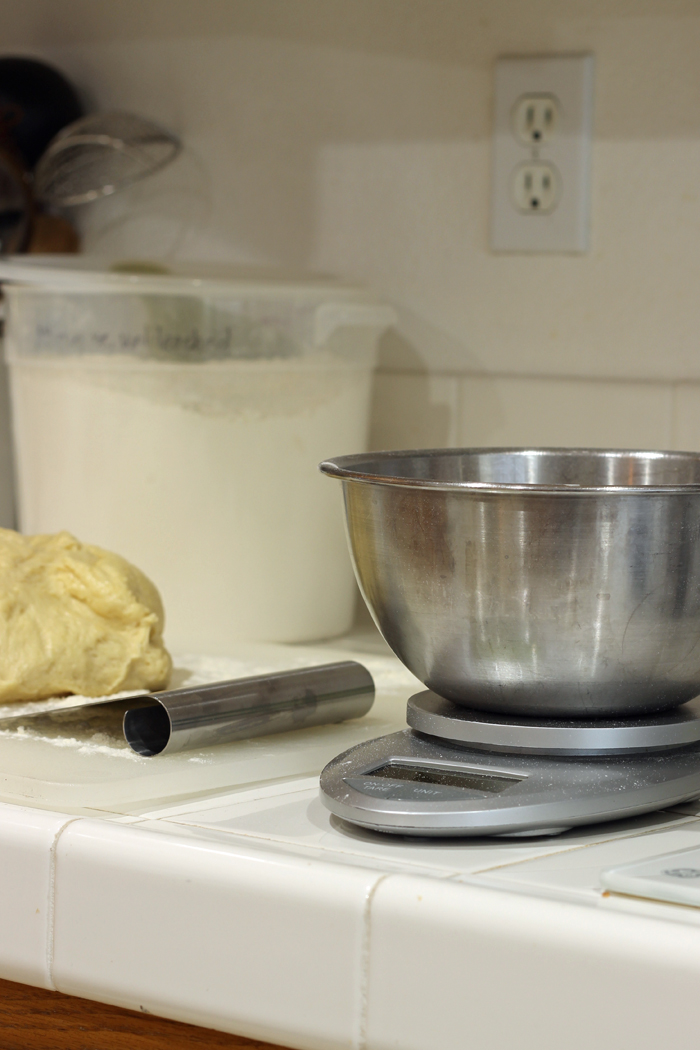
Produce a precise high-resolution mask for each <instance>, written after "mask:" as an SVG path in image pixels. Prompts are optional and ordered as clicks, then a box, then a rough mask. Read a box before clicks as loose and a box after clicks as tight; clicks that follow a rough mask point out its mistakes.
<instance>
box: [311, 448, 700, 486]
mask: <svg viewBox="0 0 700 1050" xmlns="http://www.w3.org/2000/svg"><path fill="white" fill-rule="evenodd" d="M477 453H478V454H484V453H499V454H504V453H505V454H509V453H510V454H518V455H523V454H525V453H527V454H528V455H531V456H532V455H534V456H546V455H559V456H561V455H569V456H571V457H578V456H584V455H585V456H593V457H608V458H609V457H611V456H613V457H619V458H623V457H624V458H626V459H629V458H632V459H636V458H639V459H664V458H669V459H675V460H689V461H696V462H698V463H700V452H684V451H673V450H659V449H620V448H578V447H577V448H573V447H572V448H567V447H555V446H552V447H544V446H543V447H537V446H528V445H523V446H483V447H481V446H469V447H463V448H462V447H458V448H423V449H420V448H419V449H392V450H389V451H385V452H384V451H373V452H357V453H353V454H352V455H348V456H335V457H333V458H332V459H326V460H324V461H323V462H322V463H320V464H319V470H320V471H321V472H322V473H323V474H327V475H328V476H329V477H333V478H339V479H340V480H341V481H353V482H359V483H363V484H369V485H382V486H387V487H391V488H403V489H422V490H437V491H447V492H465V493H470V492H473V493H477V494H488V493H494V494H504V493H527V494H532V495H559V496H587V495H588V496H590V495H600V494H601V493H604V494H615V495H635V496H637V495H650V494H653V493H657V494H663V495H670V494H673V493H678V494H686V495H688V494H695V493H700V482H697V483H691V484H685V485H679V484H669V485H658V484H657V485H574V484H569V483H566V484H565V483H562V484H551V483H549V484H534V483H528V482H492V481H488V482H484V481H445V480H433V479H429V478H406V477H400V476H398V475H392V474H390V473H383V474H379V473H376V472H371V471H368V470H367V469H366V467H367V465H368V464H369V463H371V462H372V461H376V460H378V459H382V460H384V461H385V462H386V461H388V462H389V463H391V461H392V460H400V459H408V458H410V457H416V456H421V457H424V458H427V459H433V458H435V459H436V458H438V457H440V456H449V457H452V456H460V455H465V454H477ZM363 467H364V468H365V469H363Z"/></svg>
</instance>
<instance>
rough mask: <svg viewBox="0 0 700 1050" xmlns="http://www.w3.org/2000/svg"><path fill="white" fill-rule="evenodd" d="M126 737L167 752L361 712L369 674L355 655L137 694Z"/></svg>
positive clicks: (138, 746) (152, 751) (140, 748)
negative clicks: (334, 661)
mask: <svg viewBox="0 0 700 1050" xmlns="http://www.w3.org/2000/svg"><path fill="white" fill-rule="evenodd" d="M134 700H135V701H138V705H137V706H136V705H134V706H132V705H131V704H130V702H129V701H126V703H127V704H129V707H128V710H127V711H126V712H125V714H124V723H123V726H124V736H125V738H126V741H127V743H128V744H129V745H130V747H131V748H132V749H133V750H134V751H136V752H138V754H140V755H147V756H153V755H161V754H172V753H173V752H175V751H186V750H192V749H194V748H202V747H211V746H212V745H214V744H223V743H227V742H229V741H232V740H246V739H248V738H249V737H254V736H265V735H267V734H270V733H284V732H287V731H288V730H290V729H308V728H310V727H311V726H318V725H328V724H331V723H334V722H344V721H345V720H346V719H348V718H361V717H362V715H365V714H366V713H367V712H368V711H369V709H370V707H371V706H372V704H373V702H374V681H373V679H372V676H371V674H370V673H369V671H368V670H367V669H366V668H365V667H363V666H362V665H361V664H358V663H356V662H355V661H354V660H347V661H343V662H342V663H335V664H324V665H322V666H320V667H304V668H301V669H300V670H298V671H283V672H281V673H279V674H267V675H255V676H254V677H252V678H239V679H234V680H233V681H229V682H216V683H214V684H212V685H202V686H196V687H193V688H188V689H175V690H173V691H170V692H163V693H153V694H151V695H150V696H148V697H134Z"/></svg>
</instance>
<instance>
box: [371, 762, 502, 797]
mask: <svg viewBox="0 0 700 1050" xmlns="http://www.w3.org/2000/svg"><path fill="white" fill-rule="evenodd" d="M365 776H366V777H386V778H387V779H388V780H402V781H407V782H409V783H411V784H436V785H439V786H441V787H457V788H464V789H466V790H469V791H488V792H490V793H491V794H493V795H498V794H500V792H501V791H505V790H506V788H509V787H512V786H513V784H518V783H519V782H520V781H521V780H522V777H501V776H498V774H497V773H478V772H476V770H472V769H464V770H462V769H460V770H457V769H445V768H444V767H443V768H441V767H440V766H416V765H413V764H412V763H410V762H387V763H386V764H385V765H383V766H379V767H378V769H370V770H368V771H367V772H366V773H365Z"/></svg>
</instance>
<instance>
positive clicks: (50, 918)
mask: <svg viewBox="0 0 700 1050" xmlns="http://www.w3.org/2000/svg"><path fill="white" fill-rule="evenodd" d="M83 819H84V818H83V817H71V818H70V820H67V821H66V822H65V824H62V825H61V827H60V828H59V829H58V831H57V832H56V834H55V835H54V839H53V842H52V843H51V849H50V850H49V902H48V915H47V925H48V929H47V931H46V970H47V974H48V978H49V984H50V986H51V990H52V991H54V992H55V991H57V988H56V982H55V981H54V979H53V954H54V916H55V913H56V850H57V848H58V841H59V839H60V838H61V835H62V834H63V832H64V831H65V830H66V828H67V827H68V826H69V825H70V824H75V822H76V820H83Z"/></svg>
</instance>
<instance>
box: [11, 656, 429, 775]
mask: <svg viewBox="0 0 700 1050" xmlns="http://www.w3.org/2000/svg"><path fill="white" fill-rule="evenodd" d="M265 656H266V658H262V659H258V660H251V659H247V660H245V659H236V658H234V657H227V656H199V655H192V654H185V655H182V656H180V657H175V658H174V666H173V672H172V676H171V680H170V688H171V689H182V688H185V687H196V686H198V685H207V684H209V683H211V682H223V681H227V680H229V679H235V678H247V677H252V676H254V675H263V674H274V673H278V672H280V671H285V670H297V669H301V668H303V667H310V666H312V665H314V664H320V663H331V662H335V661H336V660H337V659H358V660H359V662H361V663H362V664H363V665H364V666H365V667H366V668H367V670H368V671H369V672H370V674H371V675H372V677H373V678H374V681H375V685H376V687H377V691H378V692H379V691H382V692H384V693H390V694H391V693H394V692H397V693H398V692H401V691H405V689H406V687H407V686H409V687H411V686H418V687H420V683H418V682H417V680H416V679H415V678H414V677H413V675H412V674H411V673H410V672H409V671H408V670H407V669H406V668H405V667H404V666H403V665H402V664H401V663H400V662H399V661H398V660H397V659H396V658H395V657H392V656H377V655H375V654H370V653H362V654H356V653H350V652H348V653H347V654H345V653H337V652H333V653H331V652H325V651H324V650H315V651H314V652H313V655H310V654H309V651H308V650H306V649H301V648H300V649H299V650H296V649H294V648H292V647H290V648H289V649H282V648H281V647H280V649H279V650H278V652H277V653H276V654H275V658H274V659H272V658H271V657H270V655H269V654H265ZM144 693H145V690H136V691H130V692H122V693H114V694H112V695H111V696H105V697H88V696H63V697H54V698H51V699H49V700H35V701H31V702H27V703H11V704H1V705H0V736H1V737H11V738H15V739H17V740H18V741H19V740H35V741H41V742H43V743H48V744H51V745H53V746H54V747H56V748H66V749H73V750H75V751H76V752H78V753H80V754H103V755H108V756H110V757H114V758H123V759H126V760H128V761H131V762H138V763H150V762H151V759H150V758H146V757H144V756H142V755H138V754H136V752H135V751H132V749H131V748H130V747H129V745H128V744H127V742H126V740H125V739H124V735H123V731H122V713H121V712H120V711H116V712H115V710H114V709H113V708H112V709H111V710H110V708H105V709H104V710H100V708H99V706H94V705H99V701H100V700H119V699H120V698H127V697H132V696H138V695H144ZM82 708H85V710H84V711H81V709H82ZM179 757H180V761H182V760H185V761H188V762H192V763H206V762H207V758H206V756H205V754H203V753H202V752H192V753H191V754H189V755H181V756H179Z"/></svg>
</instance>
